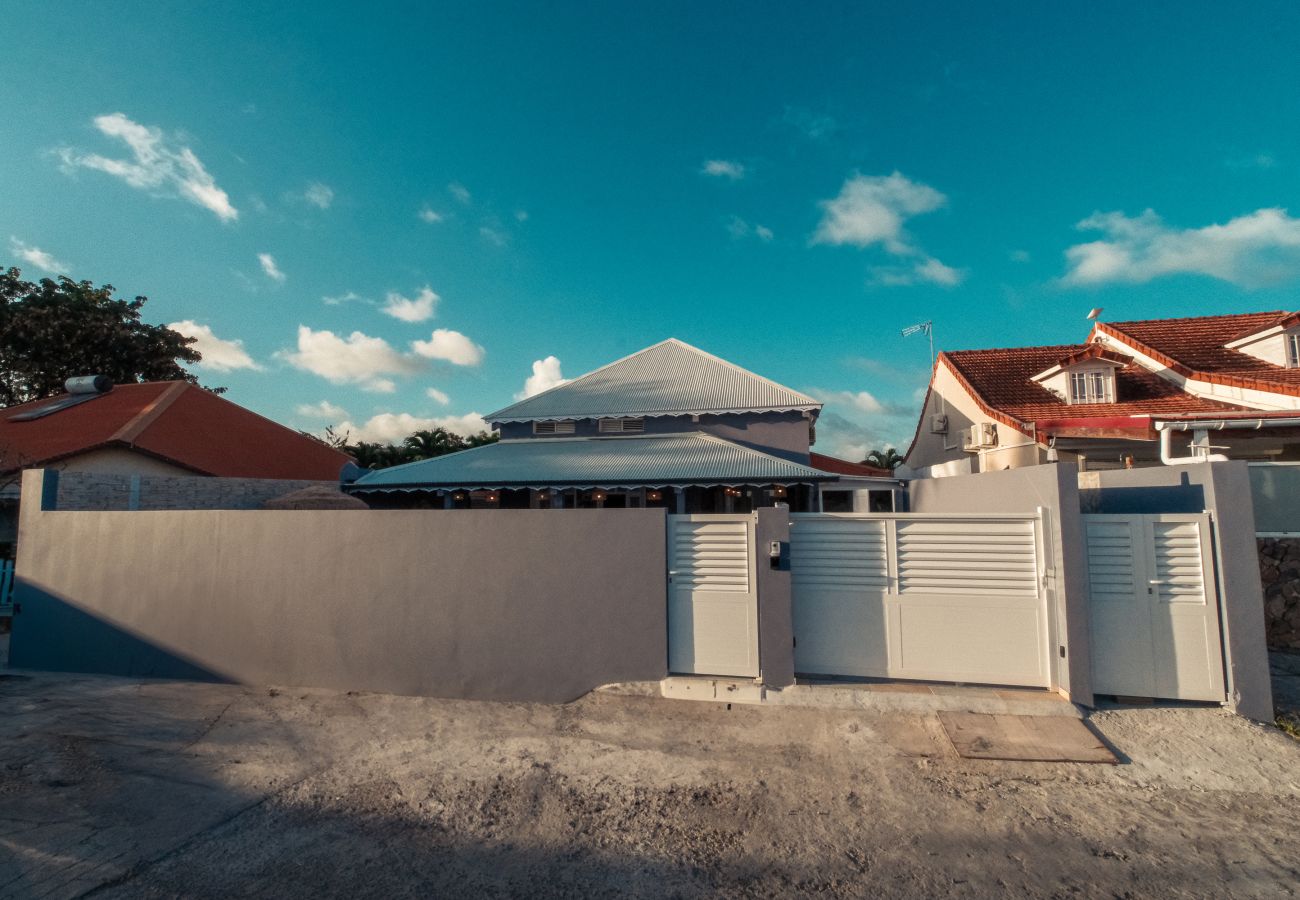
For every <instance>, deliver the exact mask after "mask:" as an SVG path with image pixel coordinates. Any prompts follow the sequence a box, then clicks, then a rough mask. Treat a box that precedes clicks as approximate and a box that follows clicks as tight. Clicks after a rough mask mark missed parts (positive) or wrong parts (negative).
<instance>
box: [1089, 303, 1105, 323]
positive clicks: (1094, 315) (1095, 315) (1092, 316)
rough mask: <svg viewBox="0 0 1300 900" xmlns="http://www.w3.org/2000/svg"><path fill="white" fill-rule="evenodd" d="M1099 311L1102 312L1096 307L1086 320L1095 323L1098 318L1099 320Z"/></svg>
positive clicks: (1100, 308)
mask: <svg viewBox="0 0 1300 900" xmlns="http://www.w3.org/2000/svg"><path fill="white" fill-rule="evenodd" d="M1101 310H1102V307H1100V306H1098V307H1096V308H1095V309H1093V311H1092V312H1090V313H1088V318H1089V320H1091V321H1093V322H1095V321H1097V320H1098V319H1100V318H1101Z"/></svg>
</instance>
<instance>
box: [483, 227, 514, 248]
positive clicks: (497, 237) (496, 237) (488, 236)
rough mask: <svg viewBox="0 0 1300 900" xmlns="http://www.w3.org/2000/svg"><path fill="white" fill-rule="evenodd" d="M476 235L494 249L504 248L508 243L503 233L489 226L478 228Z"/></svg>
mask: <svg viewBox="0 0 1300 900" xmlns="http://www.w3.org/2000/svg"><path fill="white" fill-rule="evenodd" d="M478 234H479V237H481V238H483V240H485V241H487V242H488V243H489V244H491V245H493V246H494V247H504V246H505V245H506V244H507V243H508V242H509V238H507V237H506V234H505V232H503V231H501V230H500V229H498V228H493V227H492V226H491V225H482V226H480V227H479V230H478Z"/></svg>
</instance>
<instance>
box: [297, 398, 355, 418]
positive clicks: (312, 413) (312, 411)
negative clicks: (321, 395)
mask: <svg viewBox="0 0 1300 900" xmlns="http://www.w3.org/2000/svg"><path fill="white" fill-rule="evenodd" d="M294 411H295V412H296V413H298V415H300V416H302V417H303V418H304V419H313V420H320V421H322V422H338V421H340V420H342V419H346V418H347V417H348V411H347V410H346V409H344V408H343V407H341V406H337V405H335V404H333V403H330V402H329V401H328V400H322V401H321V402H320V403H300V404H298V406H296V407H294Z"/></svg>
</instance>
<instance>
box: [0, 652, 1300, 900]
mask: <svg viewBox="0 0 1300 900" xmlns="http://www.w3.org/2000/svg"><path fill="white" fill-rule="evenodd" d="M0 708H3V709H4V711H5V712H4V715H3V716H0V896H12V897H75V896H83V895H87V894H90V895H93V896H97V897H173V896H187V897H228V896H274V897H291V898H292V897H319V896H384V897H393V896H396V897H402V896H409V897H430V896H435V897H436V896H448V897H483V896H486V897H492V896H533V897H561V896H573V897H579V896H581V897H587V896H644V897H706V896H707V897H759V896H777V895H780V896H785V895H803V894H807V895H817V896H821V897H840V896H846V897H848V896H876V897H923V896H924V897H948V896H962V897H972V896H983V895H987V894H992V893H998V894H1006V893H1010V894H1015V895H1020V896H1029V897H1063V896H1068V895H1078V896H1089V897H1091V896H1101V897H1137V896H1144V897H1145V896H1169V897H1190V896H1224V895H1228V894H1231V895H1233V896H1239V897H1280V896H1293V895H1294V894H1295V893H1296V892H1297V890H1298V889H1300V832H1298V831H1297V828H1296V810H1297V801H1298V800H1300V742H1297V741H1295V740H1293V739H1291V738H1289V737H1288V736H1286V735H1285V734H1283V733H1282V732H1281V731H1279V730H1277V729H1275V728H1271V727H1266V726H1261V725H1256V724H1252V723H1250V722H1247V721H1245V720H1243V719H1240V718H1237V717H1234V716H1232V715H1229V714H1227V713H1225V712H1222V711H1220V710H1217V709H1204V708H1162V707H1150V706H1138V707H1125V708H1115V709H1107V710H1102V711H1099V712H1097V713H1096V714H1094V715H1093V716H1092V718H1091V721H1092V723H1093V724H1094V725H1095V726H1096V728H1097V729H1098V730H1099V731H1100V732H1101V733H1102V734H1104V735H1105V736H1106V738H1107V739H1108V740H1109V742H1110V743H1111V744H1112V745H1113V746H1114V747H1115V748H1116V749H1117V750H1118V751H1119V753H1120V754H1121V755H1122V757H1123V759H1124V764H1123V765H1119V766H1105V765H1080V764H1042V763H1038V764H1032V763H1013V762H984V761H971V760H963V759H960V758H958V757H957V756H956V755H955V753H954V752H953V750H952V748H951V745H950V744H949V742H948V741H947V738H946V737H945V735H944V733H943V731H942V729H941V728H940V726H939V725H938V723H937V720H936V719H935V718H934V716H933V715H916V714H879V713H877V714H868V713H860V712H843V711H834V710H811V709H795V708H788V707H787V708H771V707H766V708H758V707H741V706H736V707H734V708H732V709H730V710H729V709H727V708H726V706H725V705H722V704H709V703H692V702H688V701H672V700H663V699H658V698H649V697H635V696H617V695H611V694H593V695H590V696H588V697H586V698H584V699H583V700H580V701H578V702H576V703H572V704H569V705H566V706H541V705H524V704H493V703H475V702H469V701H450V700H432V699H425V698H410V697H392V696H386V695H375V694H340V693H334V692H326V691H316V690H310V691H304V690H301V689H292V690H291V689H283V690H277V689H269V690H268V689H252V688H247V687H238V686H228V685H197V684H183V683H171V682H149V683H140V682H133V681H128V680H122V679H110V678H90V677H72V676H36V677H31V678H27V677H23V676H17V675H8V676H4V675H0Z"/></svg>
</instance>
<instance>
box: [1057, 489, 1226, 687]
mask: <svg viewBox="0 0 1300 900" xmlns="http://www.w3.org/2000/svg"><path fill="white" fill-rule="evenodd" d="M1083 521H1084V529H1085V533H1086V534H1087V540H1088V590H1089V613H1090V617H1091V621H1092V631H1091V643H1092V680H1093V685H1092V689H1093V692H1094V693H1097V694H1120V695H1130V696H1136V697H1161V698H1167V699H1173V700H1211V701H1217V702H1222V701H1223V700H1224V698H1225V694H1224V677H1223V646H1222V640H1221V638H1220V629H1219V602H1218V592H1217V591H1216V590H1215V580H1214V563H1213V557H1212V552H1211V547H1212V543H1211V540H1210V528H1211V523H1210V517H1209V516H1208V515H1205V514H1198V515H1172V514H1163V515H1085V516H1084V517H1083Z"/></svg>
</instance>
